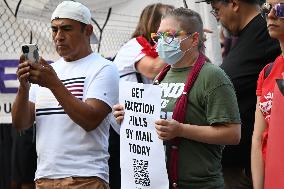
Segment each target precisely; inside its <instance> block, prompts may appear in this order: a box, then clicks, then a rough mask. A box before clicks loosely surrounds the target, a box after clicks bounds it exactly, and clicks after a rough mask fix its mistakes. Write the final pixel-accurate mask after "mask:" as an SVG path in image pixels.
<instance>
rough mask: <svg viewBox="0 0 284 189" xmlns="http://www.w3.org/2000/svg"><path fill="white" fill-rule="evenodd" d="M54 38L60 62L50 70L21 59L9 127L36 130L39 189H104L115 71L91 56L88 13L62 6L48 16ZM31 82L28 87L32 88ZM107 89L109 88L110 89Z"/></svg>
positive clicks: (115, 91)
mask: <svg viewBox="0 0 284 189" xmlns="http://www.w3.org/2000/svg"><path fill="white" fill-rule="evenodd" d="M51 28H52V38H53V41H54V44H55V47H56V51H57V53H58V54H59V55H60V56H61V57H62V58H61V59H59V60H58V61H56V62H55V63H53V64H51V65H48V64H47V63H46V61H45V60H44V59H42V58H40V60H39V63H32V62H30V61H27V60H24V58H23V57H21V60H20V64H19V66H18V70H17V75H18V79H19V81H20V87H19V90H18V94H17V97H16V100H15V102H14V105H13V110H12V118H13V124H14V126H15V127H16V128H17V129H24V128H26V127H28V126H30V125H32V123H33V122H34V121H36V125H37V133H36V145H37V146H36V147H37V155H38V160H37V162H38V163H37V171H36V175H35V181H36V188H37V189H43V188H44V189H55V188H60V189H63V188H70V189H75V188H76V189H80V188H82V189H88V188H90V189H108V188H109V187H108V184H107V183H108V157H109V154H108V130H109V122H110V116H111V114H109V113H110V112H111V107H112V106H113V105H114V104H116V103H117V101H118V80H119V77H118V73H117V70H116V68H115V66H114V65H113V64H112V63H111V62H109V61H108V60H106V59H104V58H102V57H101V56H100V55H98V54H96V53H93V52H92V49H91V46H90V43H96V42H97V40H96V37H95V35H94V33H93V27H92V25H91V13H90V11H89V9H88V8H87V7H85V6H84V5H82V4H81V3H78V2H73V1H64V2H62V3H61V4H59V5H58V6H57V8H56V9H55V11H54V12H53V14H52V17H51ZM30 83H32V84H30ZM110 86H111V87H110Z"/></svg>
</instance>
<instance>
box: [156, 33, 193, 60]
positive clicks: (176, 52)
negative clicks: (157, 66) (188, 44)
mask: <svg viewBox="0 0 284 189" xmlns="http://www.w3.org/2000/svg"><path fill="white" fill-rule="evenodd" d="M188 37H190V36H188ZM188 37H186V38H184V39H182V40H180V39H179V38H174V39H173V40H172V42H171V43H170V44H168V43H167V42H166V41H165V40H164V39H163V38H160V39H159V40H158V45H157V52H158V54H159V57H160V58H161V59H162V60H163V61H165V63H167V64H169V65H173V64H176V63H177V62H178V61H179V60H181V59H182V57H183V56H184V54H185V53H186V52H187V51H189V50H191V48H189V49H187V50H186V51H185V52H183V51H182V50H181V49H180V44H181V42H182V41H184V40H186V39H187V38H188Z"/></svg>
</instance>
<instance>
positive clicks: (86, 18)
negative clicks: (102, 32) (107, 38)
mask: <svg viewBox="0 0 284 189" xmlns="http://www.w3.org/2000/svg"><path fill="white" fill-rule="evenodd" d="M59 18H68V19H72V20H76V21H79V22H82V23H84V24H91V12H90V10H89V9H88V8H87V7H86V6H85V5H83V4H81V3H79V2H74V1H63V2H62V3H60V4H59V5H57V7H56V9H55V10H54V12H53V13H52V16H51V21H52V20H54V19H59ZM90 43H91V44H97V43H98V38H97V37H96V35H95V33H94V32H93V33H92V35H91V36H90Z"/></svg>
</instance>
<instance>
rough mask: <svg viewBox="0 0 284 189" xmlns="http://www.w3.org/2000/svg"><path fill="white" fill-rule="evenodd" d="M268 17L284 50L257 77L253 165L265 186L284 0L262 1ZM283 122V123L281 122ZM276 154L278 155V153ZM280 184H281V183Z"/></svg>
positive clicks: (283, 63) (281, 60)
mask: <svg viewBox="0 0 284 189" xmlns="http://www.w3.org/2000/svg"><path fill="white" fill-rule="evenodd" d="M263 12H264V13H265V15H266V18H267V28H268V31H269V34H270V36H271V37H272V38H275V39H277V40H278V41H279V43H280V47H281V50H282V54H281V55H279V56H278V57H277V58H276V59H275V61H274V62H273V63H271V64H268V65H267V66H265V67H264V68H263V70H262V71H261V73H260V74H259V78H258V81H257V90H256V95H257V106H256V112H255V124H254V132H253V136H252V152H251V168H252V178H253V186H254V189H263V188H269V189H273V188H271V187H268V186H267V185H266V187H265V184H264V183H265V179H264V178H265V177H266V176H267V175H265V174H264V173H266V171H265V169H266V168H267V162H268V160H267V157H268V156H267V154H268V153H267V152H268V151H267V147H268V146H269V144H270V143H268V136H269V137H272V136H273V135H270V134H271V133H270V129H271V127H272V126H274V125H272V124H271V116H272V114H271V110H272V105H274V106H275V104H272V102H273V101H272V100H273V96H275V93H274V88H275V84H276V79H282V78H283V72H284V57H283V56H284V0H267V3H265V4H264V5H263ZM282 126H283V125H282ZM276 158H277V157H276ZM279 188H281V187H279Z"/></svg>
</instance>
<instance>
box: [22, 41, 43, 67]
mask: <svg viewBox="0 0 284 189" xmlns="http://www.w3.org/2000/svg"><path fill="white" fill-rule="evenodd" d="M22 52H23V54H24V55H25V57H26V59H27V60H30V61H32V62H33V63H37V62H38V60H39V54H38V47H37V44H23V45H22Z"/></svg>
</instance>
